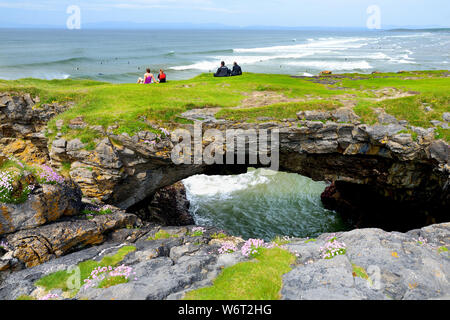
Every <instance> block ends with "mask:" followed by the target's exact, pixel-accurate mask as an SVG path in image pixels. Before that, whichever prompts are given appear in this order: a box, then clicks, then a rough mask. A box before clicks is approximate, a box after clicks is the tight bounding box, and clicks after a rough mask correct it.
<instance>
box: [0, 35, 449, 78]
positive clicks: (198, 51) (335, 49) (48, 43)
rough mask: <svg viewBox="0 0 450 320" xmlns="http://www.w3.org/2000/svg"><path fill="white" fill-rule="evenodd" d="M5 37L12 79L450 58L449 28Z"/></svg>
mask: <svg viewBox="0 0 450 320" xmlns="http://www.w3.org/2000/svg"><path fill="white" fill-rule="evenodd" d="M0 41H1V42H2V44H3V46H2V49H1V50H0V79H4V80H16V79H21V78H38V79H47V80H52V79H69V78H70V79H91V80H98V81H105V82H112V83H134V82H136V80H137V78H138V77H140V76H142V75H143V74H144V73H145V69H146V68H151V69H152V71H153V72H158V71H159V69H164V70H165V71H166V73H167V74H168V79H169V80H185V79H190V78H192V77H194V76H196V75H198V74H201V73H205V72H215V70H216V69H217V68H218V66H219V64H220V61H225V62H226V64H227V65H228V66H231V65H232V63H233V62H234V61H236V62H237V63H238V64H240V65H241V67H242V68H243V71H244V72H254V73H269V74H288V75H295V76H311V75H315V74H318V73H319V72H321V71H323V70H329V71H332V72H333V73H349V72H351V73H353V72H357V73H371V72H373V71H380V72H396V71H400V70H405V71H413V70H439V69H444V68H445V66H446V65H448V63H449V61H450V56H449V52H450V32H448V31H446V30H429V31H423V30H420V31H417V30H413V31H411V30H408V31H405V30H401V31H400V30H399V31H388V30H328V31H326V30H92V29H89V30H87V29H86V30H85V29H81V30H76V31H74V30H59V29H39V30H31V29H8V30H6V29H0ZM30 52H32V53H33V54H30Z"/></svg>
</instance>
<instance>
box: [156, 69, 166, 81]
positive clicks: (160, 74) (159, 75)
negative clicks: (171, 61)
mask: <svg viewBox="0 0 450 320" xmlns="http://www.w3.org/2000/svg"><path fill="white" fill-rule="evenodd" d="M158 80H159V83H165V82H166V81H167V76H166V74H165V73H164V71H163V69H159V74H158Z"/></svg>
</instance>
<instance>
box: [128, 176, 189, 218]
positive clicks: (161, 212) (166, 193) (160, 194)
mask: <svg viewBox="0 0 450 320" xmlns="http://www.w3.org/2000/svg"><path fill="white" fill-rule="evenodd" d="M189 206H190V205H189V201H188V200H187V198H186V189H185V187H184V185H183V183H182V182H177V183H175V184H173V185H171V186H168V187H165V188H162V189H160V190H158V191H157V192H156V193H155V195H154V196H153V197H152V198H151V199H149V200H148V201H146V200H144V201H142V202H141V203H140V204H138V205H137V206H135V209H133V208H130V210H131V211H132V212H136V214H137V215H138V216H139V217H141V219H142V220H145V221H156V222H157V223H159V224H162V225H166V226H187V225H193V224H195V222H194V219H193V217H192V216H191V214H190V212H189ZM138 208H139V209H138Z"/></svg>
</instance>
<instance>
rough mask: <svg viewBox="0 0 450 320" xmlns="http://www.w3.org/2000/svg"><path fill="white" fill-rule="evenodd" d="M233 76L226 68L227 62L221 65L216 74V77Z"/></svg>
mask: <svg viewBox="0 0 450 320" xmlns="http://www.w3.org/2000/svg"><path fill="white" fill-rule="evenodd" d="M230 75H231V70H230V69H228V68H227V67H225V62H224V61H222V62H221V63H220V68H219V69H217V72H216V73H214V77H229V76H230Z"/></svg>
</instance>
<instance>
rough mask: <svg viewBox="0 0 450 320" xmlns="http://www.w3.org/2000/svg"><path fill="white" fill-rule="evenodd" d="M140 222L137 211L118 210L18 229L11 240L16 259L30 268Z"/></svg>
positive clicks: (102, 239)
mask: <svg viewBox="0 0 450 320" xmlns="http://www.w3.org/2000/svg"><path fill="white" fill-rule="evenodd" d="M136 222H137V217H136V216H135V215H133V214H126V213H123V212H115V213H112V214H109V215H101V216H96V217H95V218H93V219H92V220H88V219H84V218H78V219H76V218H74V219H69V220H66V221H59V222H55V223H52V224H49V225H45V226H41V227H37V228H34V229H31V230H22V231H18V232H16V233H14V234H11V235H9V236H8V237H7V240H8V242H9V244H10V245H11V246H12V247H13V248H14V258H16V259H18V260H19V261H20V262H21V263H23V264H25V266H26V267H27V268H30V267H33V266H36V265H39V264H41V263H43V262H46V261H49V260H51V259H53V258H56V257H60V256H62V255H65V254H67V253H69V252H72V251H74V250H76V249H80V248H83V247H86V246H89V245H97V244H101V243H103V242H104V241H105V240H106V237H105V235H106V233H108V232H110V231H113V230H116V229H120V228H125V227H127V226H134V225H135V224H136Z"/></svg>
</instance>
